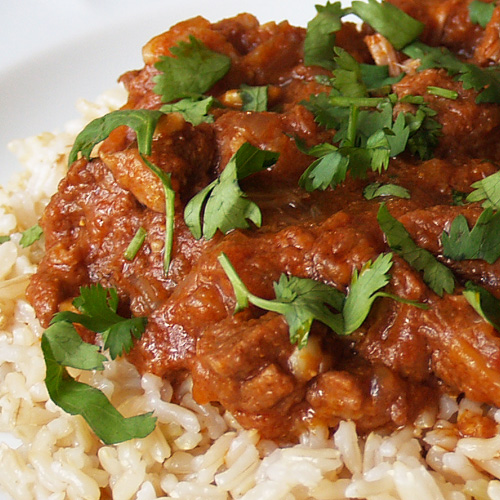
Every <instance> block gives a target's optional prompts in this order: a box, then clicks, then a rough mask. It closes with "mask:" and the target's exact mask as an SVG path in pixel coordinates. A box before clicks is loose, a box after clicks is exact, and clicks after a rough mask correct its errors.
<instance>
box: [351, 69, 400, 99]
mask: <svg viewBox="0 0 500 500" xmlns="http://www.w3.org/2000/svg"><path fill="white" fill-rule="evenodd" d="M359 67H360V70H361V80H362V82H363V83H364V84H365V86H366V88H367V90H368V92H377V93H380V92H381V90H382V89H388V90H390V88H391V87H392V85H394V84H395V83H398V82H399V81H400V80H401V79H402V78H403V77H404V73H401V74H400V75H398V76H389V66H386V65H381V66H377V65H376V64H360V65H359Z"/></svg>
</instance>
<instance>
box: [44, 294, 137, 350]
mask: <svg viewBox="0 0 500 500" xmlns="http://www.w3.org/2000/svg"><path fill="white" fill-rule="evenodd" d="M73 305H74V306H75V307H76V308H77V309H78V310H79V311H80V314H78V313H74V312H72V311H63V312H60V313H57V314H55V315H54V318H53V319H52V324H55V323H58V322H60V321H66V322H69V323H78V324H80V325H83V326H84V327H85V328H87V329H88V330H91V331H93V332H96V333H101V334H102V337H103V339H104V348H105V349H109V353H110V356H111V359H115V358H117V357H118V356H121V355H122V354H123V352H130V349H131V348H132V344H133V341H132V339H133V337H135V338H140V337H141V335H142V333H143V332H144V329H145V327H146V322H147V319H146V318H145V317H135V318H130V319H128V318H123V317H122V316H120V315H119V314H117V312H116V311H117V308H118V295H117V293H116V290H115V289H113V288H109V289H105V288H104V287H103V286H102V285H100V284H97V285H91V286H89V287H81V288H80V296H79V297H77V298H76V299H75V300H74V301H73Z"/></svg>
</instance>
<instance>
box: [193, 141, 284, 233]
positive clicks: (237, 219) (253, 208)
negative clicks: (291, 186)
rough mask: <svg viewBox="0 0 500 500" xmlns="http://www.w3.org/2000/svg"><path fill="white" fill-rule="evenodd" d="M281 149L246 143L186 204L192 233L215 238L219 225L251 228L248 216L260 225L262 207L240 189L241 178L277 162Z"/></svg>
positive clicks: (225, 227) (231, 228)
mask: <svg viewBox="0 0 500 500" xmlns="http://www.w3.org/2000/svg"><path fill="white" fill-rule="evenodd" d="M278 157H279V153H275V152H272V151H264V150H261V149H259V148H256V147H255V146H252V145H251V144H249V143H245V144H243V145H242V146H241V147H240V149H239V150H238V151H237V152H236V153H235V154H234V155H233V157H232V158H231V159H230V160H229V162H228V163H227V165H226V167H225V168H224V170H223V171H222V173H221V174H220V176H219V178H217V179H216V180H214V181H213V182H212V183H210V184H209V185H208V186H206V187H205V188H204V189H202V190H201V191H200V192H199V193H198V194H197V195H195V196H194V197H193V198H192V199H191V200H190V201H189V203H188V204H187V205H186V208H185V211H184V220H185V222H186V225H187V226H188V227H189V229H190V231H191V233H192V235H193V236H194V237H195V238H196V239H199V238H201V237H202V236H204V237H205V238H206V239H207V240H209V239H211V238H212V237H213V236H214V235H215V233H216V232H217V230H218V229H219V230H220V231H221V232H222V233H223V234H226V233H228V232H229V231H231V230H233V229H238V228H242V229H244V228H248V227H249V223H248V222H247V219H248V220H250V221H252V222H253V223H254V224H255V225H256V226H257V227H259V226H260V225H261V219H262V215H261V212H260V209H259V207H258V206H257V205H256V204H255V203H254V202H253V201H251V200H249V199H248V198H247V197H246V195H245V193H244V192H243V191H242V190H241V189H240V186H239V184H238V181H239V180H242V179H244V178H245V177H248V176H249V175H251V174H253V173H256V172H260V171H262V170H264V169H266V168H268V167H270V166H272V165H274V163H276V161H277V160H278Z"/></svg>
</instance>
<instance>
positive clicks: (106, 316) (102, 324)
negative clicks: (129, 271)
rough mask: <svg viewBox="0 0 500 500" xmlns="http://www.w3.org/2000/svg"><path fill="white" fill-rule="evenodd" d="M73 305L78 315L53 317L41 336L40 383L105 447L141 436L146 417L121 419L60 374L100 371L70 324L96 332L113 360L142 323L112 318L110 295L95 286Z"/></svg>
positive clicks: (100, 358)
mask: <svg viewBox="0 0 500 500" xmlns="http://www.w3.org/2000/svg"><path fill="white" fill-rule="evenodd" d="M73 305H74V306H75V307H76V309H78V310H79V311H80V313H75V312H72V311H64V312H60V313H57V314H56V315H55V316H54V318H53V319H52V321H51V325H50V326H49V328H47V330H46V331H45V332H44V333H43V335H42V344H41V345H42V351H43V354H44V359H45V365H46V377H45V384H46V386H47V390H48V392H49V395H50V397H51V399H52V400H53V401H54V403H55V404H57V405H58V406H59V407H60V408H62V409H63V410H64V411H66V412H68V413H70V414H72V415H81V416H82V417H83V418H84V419H85V420H86V421H87V423H88V424H89V425H90V427H91V428H92V429H93V430H94V432H95V433H96V435H97V436H98V437H99V438H100V439H101V440H102V441H103V442H104V443H105V444H113V443H119V442H122V441H127V440H129V439H134V438H142V437H146V436H147V435H148V434H150V433H151V432H152V431H153V429H154V428H155V425H156V419H155V418H153V417H152V415H151V413H147V414H144V415H138V416H135V417H129V418H125V417H123V416H122V415H121V414H120V413H119V412H118V411H117V410H116V408H114V407H113V405H112V404H111V402H110V401H109V399H108V398H107V397H106V396H105V395H104V394H103V393H102V392H101V391H100V390H99V389H96V388H94V387H91V386H89V385H88V384H84V383H82V382H79V381H77V380H75V379H73V378H72V377H71V376H70V375H69V373H68V371H67V369H66V367H73V368H77V369H81V370H103V369H104V362H105V361H106V360H107V358H106V356H104V355H103V354H101V352H100V349H99V348H98V347H97V346H94V345H91V344H88V343H86V342H84V341H83V340H82V339H81V337H80V336H79V335H78V333H77V331H76V329H75V326H74V324H80V325H82V326H84V327H85V328H87V329H89V330H91V331H94V332H96V333H100V334H101V335H102V337H103V340H104V348H105V349H109V353H110V356H111V358H112V359H115V358H116V357H117V356H120V355H121V354H123V353H124V352H129V351H130V349H131V347H132V338H133V337H135V338H140V337H141V335H142V333H143V332H144V328H145V326H146V321H147V320H146V318H142V317H137V318H123V317H122V316H120V315H119V314H117V308H118V295H117V293H116V290H114V289H108V290H106V289H104V288H103V287H102V286H101V285H95V286H91V287H88V288H87V287H82V288H81V289H80V296H79V297H77V298H76V299H75V300H74V301H73Z"/></svg>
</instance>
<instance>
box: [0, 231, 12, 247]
mask: <svg viewBox="0 0 500 500" xmlns="http://www.w3.org/2000/svg"><path fill="white" fill-rule="evenodd" d="M8 241H10V236H9V235H8V234H6V235H2V236H0V245H1V244H2V243H7V242H8Z"/></svg>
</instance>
